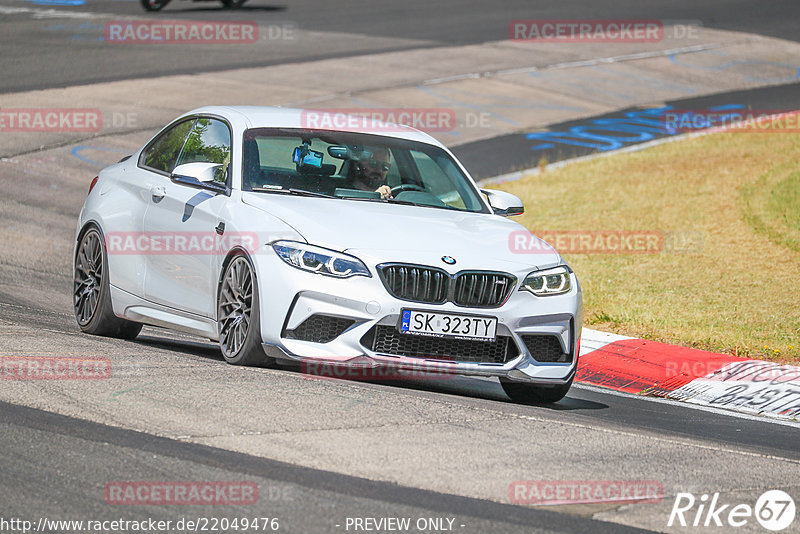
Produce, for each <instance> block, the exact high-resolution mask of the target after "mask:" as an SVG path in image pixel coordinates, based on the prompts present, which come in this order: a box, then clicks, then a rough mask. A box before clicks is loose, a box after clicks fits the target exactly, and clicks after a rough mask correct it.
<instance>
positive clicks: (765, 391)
mask: <svg viewBox="0 0 800 534" xmlns="http://www.w3.org/2000/svg"><path fill="white" fill-rule="evenodd" d="M667 397H668V398H671V399H675V400H680V401H685V402H689V403H692V404H702V405H706V406H713V407H716V408H725V409H728V410H737V411H741V412H748V413H755V414H762V415H771V416H775V417H780V418H783V419H789V420H800V367H796V366H794V365H779V364H776V363H772V362H763V361H758V360H745V361H742V362H735V363H732V364H730V365H727V366H725V367H723V368H722V369H720V370H719V371H716V372H714V373H711V374H710V375H707V376H704V377H702V378H698V379H696V380H693V381H692V382H690V383H688V384H686V385H685V386H683V387H681V388H678V389H676V390H675V391H673V392H671V393H670V394H669V395H667Z"/></svg>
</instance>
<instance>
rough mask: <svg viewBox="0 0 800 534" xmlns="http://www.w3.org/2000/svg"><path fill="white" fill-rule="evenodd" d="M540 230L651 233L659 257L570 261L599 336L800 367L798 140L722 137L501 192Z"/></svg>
mask: <svg viewBox="0 0 800 534" xmlns="http://www.w3.org/2000/svg"><path fill="white" fill-rule="evenodd" d="M499 187H500V188H501V189H505V190H507V191H509V192H511V193H514V194H516V195H518V196H520V197H521V198H522V199H523V200H524V201H525V206H526V214H525V215H523V216H521V217H518V218H517V220H518V221H519V222H521V223H522V224H524V225H525V226H527V227H528V228H529V229H531V230H532V231H533V232H534V233H537V232H539V233H541V232H542V231H543V230H551V231H552V230H572V231H574V230H577V231H582V232H584V231H585V232H591V231H598V230H637V231H638V230H644V231H655V232H660V233H661V234H663V235H664V236H665V246H664V249H663V251H661V252H660V253H655V254H570V253H565V254H564V256H565V258H566V259H567V261H568V262H569V263H570V265H572V267H573V268H574V269H575V271H576V273H577V275H578V277H579V279H580V281H581V285H582V287H583V291H584V305H585V323H586V324H587V325H590V326H591V327H593V328H597V329H600V330H607V331H613V332H618V333H622V334H626V335H632V336H638V337H643V338H647V339H654V340H658V341H663V342H667V343H676V344H681V345H685V346H691V347H696V348H701V349H705V350H712V351H717V352H728V353H732V354H737V355H740V356H747V357H751V358H765V359H771V360H776V361H785V362H795V363H796V362H797V361H798V360H800V135H797V134H786V133H773V134H764V133H761V134H755V133H729V134H715V135H708V136H704V137H699V138H695V139H687V140H683V141H677V142H673V143H666V144H664V145H660V146H657V147H654V148H650V149H646V150H642V151H639V152H634V153H628V154H617V155H613V156H609V157H604V158H597V159H594V160H590V161H585V162H580V163H575V164H571V165H567V166H565V167H562V168H560V169H555V170H548V171H546V172H543V173H541V174H536V175H531V176H528V177H525V178H523V179H522V180H519V181H517V182H511V183H508V184H503V185H502V186H499Z"/></svg>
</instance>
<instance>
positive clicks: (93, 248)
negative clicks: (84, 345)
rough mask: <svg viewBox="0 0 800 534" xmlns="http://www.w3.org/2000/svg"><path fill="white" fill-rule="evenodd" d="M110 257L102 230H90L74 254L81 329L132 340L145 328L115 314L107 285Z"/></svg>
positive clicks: (76, 304) (77, 316)
mask: <svg viewBox="0 0 800 534" xmlns="http://www.w3.org/2000/svg"><path fill="white" fill-rule="evenodd" d="M107 265H108V256H107V254H106V250H105V246H104V245H103V237H102V235H101V234H100V230H98V229H97V228H95V227H91V228H89V229H88V230H87V231H86V232H85V233H84V234H83V236H82V237H81V241H80V244H79V245H78V252H77V254H75V276H74V281H73V284H72V303H73V309H74V311H75V319H76V320H77V321H78V326H79V327H80V329H81V330H83V331H84V332H86V333H87V334H94V335H98V336H109V337H118V338H123V339H133V338H135V337H136V336H137V335H138V334H139V331H140V330H141V329H142V325H141V324H139V323H134V322H132V321H128V320H125V319H121V318H119V317H117V316H116V315H114V309H113V307H112V305H111V290H110V289H109V283H108V268H107Z"/></svg>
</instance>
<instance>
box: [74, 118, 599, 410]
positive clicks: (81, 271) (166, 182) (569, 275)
mask: <svg viewBox="0 0 800 534" xmlns="http://www.w3.org/2000/svg"><path fill="white" fill-rule="evenodd" d="M306 117H307V115H306V112H304V111H303V110H290V109H281V108H266V107H204V108H200V109H197V110H194V111H191V112H189V113H186V114H185V115H183V116H181V117H179V118H178V119H176V120H175V121H173V122H172V123H170V124H169V125H168V126H166V127H165V128H164V129H163V130H162V131H161V132H159V133H158V134H157V135H156V136H155V137H153V138H152V140H150V141H149V142H148V143H147V144H145V145H144V147H143V148H141V149H140V150H139V151H138V152H136V153H135V154H133V155H131V156H129V157H127V158H124V159H123V160H122V161H120V162H119V163H117V164H115V165H112V166H110V167H108V168H106V169H104V170H102V171H101V172H100V173H99V176H98V177H97V178H95V179H94V180H92V183H91V187H90V190H89V196H88V198H87V199H86V202H85V204H84V207H83V209H82V211H81V213H80V218H79V221H78V228H77V237H76V242H75V253H74V265H75V282H74V293H73V294H74V308H75V316H76V319H77V322H78V324H79V326H80V328H81V329H82V330H83V331H84V332H88V333H91V334H97V335H105V336H116V337H122V338H134V337H135V336H136V335H137V334H138V333H139V331H140V329H141V327H142V325H143V324H147V325H153V326H159V327H165V328H170V329H175V330H180V331H183V332H189V333H192V334H197V335H201V336H204V337H207V338H210V339H212V340H218V341H219V344H220V348H221V350H222V355H223V356H224V358H225V360H226V361H227V362H228V363H231V364H239V365H267V366H269V365H274V364H276V363H277V362H278V361H279V360H293V361H300V362H301V364H302V363H306V364H307V363H309V362H315V363H320V362H325V363H326V364H337V365H342V366H362V367H367V368H373V369H380V368H386V367H394V368H396V369H404V370H412V371H413V370H424V371H426V372H427V371H436V372H443V373H452V374H458V375H477V376H488V377H497V378H499V379H500V382H501V384H502V386H503V388H504V390H505V391H506V393H507V394H508V395H509V397H511V398H512V399H513V400H515V401H518V402H555V401H558V400H560V399H561V398H563V397H564V395H566V393H567V391H568V390H569V388H570V385H571V384H572V380H573V377H574V376H575V370H576V366H577V359H578V352H579V346H580V336H581V320H582V313H583V308H582V297H581V290H580V286H579V285H578V280H577V278H576V277H575V274H574V273H573V272H572V270H571V269H570V267H569V266H568V265H567V264H566V263H565V262H564V260H563V259H562V258H561V257H560V256H559V255H558V253H556V252H555V251H554V250H553V249H552V248H551V247H549V245H547V244H546V243H544V242H540V243H539V244H540V245H541V246H539V247H537V250H538V252H537V253H536V254H520V253H518V251H515V250H513V247H512V246H511V243H512V239H511V236H513V235H515V234H519V233H520V232H526V230H525V229H524V228H523V227H522V226H521V225H519V224H517V223H515V222H513V221H512V220H510V219H509V216H511V215H516V214H519V213H522V211H523V207H522V202H521V201H520V200H519V199H518V198H517V197H515V196H513V195H511V194H508V193H505V192H502V191H492V190H481V189H479V188H478V187H477V186H476V184H475V182H474V181H473V179H472V178H471V177H470V176H469V174H468V173H467V171H466V170H465V169H464V167H463V166H462V165H461V164H460V163H459V161H458V160H457V159H456V158H455V157H454V156H453V155H452V153H450V152H449V151H448V150H447V148H445V147H444V146H442V145H441V144H440V143H439V142H437V141H436V140H435V139H433V138H432V137H430V136H429V135H426V134H424V133H422V132H419V131H417V130H414V129H412V128H408V127H404V126H395V125H391V124H384V123H377V122H373V123H370V124H368V125H367V124H364V125H363V127H361V126H359V127H357V128H353V127H350V126H351V125H352V124H354V123H358V124H360V123H359V122H358V121H357V120H356V121H349V122H348V128H347V129H346V130H330V129H328V130H322V129H315V128H309V127H308V122H309V121H307V120H306ZM362 122H363V121H362ZM529 239H534V240H535V239H536V238H533V237H529ZM530 248H531V247H530V242H529V243H528V247H527V249H528V250H530Z"/></svg>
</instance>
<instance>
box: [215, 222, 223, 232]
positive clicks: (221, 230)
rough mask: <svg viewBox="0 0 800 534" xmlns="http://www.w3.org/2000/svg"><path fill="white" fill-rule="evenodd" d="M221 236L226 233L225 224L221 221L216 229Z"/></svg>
mask: <svg viewBox="0 0 800 534" xmlns="http://www.w3.org/2000/svg"><path fill="white" fill-rule="evenodd" d="M214 230H216V232H217V233H218V234H219V235H222V234H224V233H225V223H224V222H222V221H220V222H219V224H218V225H217V227H216V228H214Z"/></svg>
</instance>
